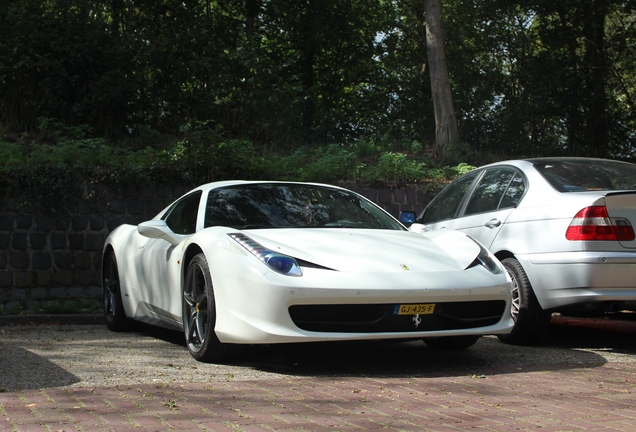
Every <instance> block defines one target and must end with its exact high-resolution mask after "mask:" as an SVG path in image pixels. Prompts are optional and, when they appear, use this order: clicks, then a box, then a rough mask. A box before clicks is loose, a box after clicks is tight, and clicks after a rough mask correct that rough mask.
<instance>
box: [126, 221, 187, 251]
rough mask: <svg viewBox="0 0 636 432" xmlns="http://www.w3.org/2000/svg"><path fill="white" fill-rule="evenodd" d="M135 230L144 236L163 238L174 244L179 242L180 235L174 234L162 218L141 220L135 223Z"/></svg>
mask: <svg viewBox="0 0 636 432" xmlns="http://www.w3.org/2000/svg"><path fill="white" fill-rule="evenodd" d="M137 231H139V234H141V235H142V236H144V237H149V238H154V239H163V240H165V241H167V242H168V243H170V244H171V245H174V246H176V245H178V244H179V243H181V237H179V236H178V235H177V234H175V233H174V232H173V231H172V230H171V229H170V228H169V227H168V225H167V224H166V221H163V220H158V219H153V220H149V221H147V222H142V223H140V224H139V225H137Z"/></svg>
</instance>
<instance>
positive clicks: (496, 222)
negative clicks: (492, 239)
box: [486, 219, 501, 228]
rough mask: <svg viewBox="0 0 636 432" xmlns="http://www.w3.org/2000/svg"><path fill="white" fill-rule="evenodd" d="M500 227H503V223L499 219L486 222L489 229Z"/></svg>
mask: <svg viewBox="0 0 636 432" xmlns="http://www.w3.org/2000/svg"><path fill="white" fill-rule="evenodd" d="M499 225H501V221H500V220H499V219H490V220H489V221H488V222H486V227H487V228H497V227H498V226H499Z"/></svg>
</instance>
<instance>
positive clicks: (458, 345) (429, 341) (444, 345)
mask: <svg viewBox="0 0 636 432" xmlns="http://www.w3.org/2000/svg"><path fill="white" fill-rule="evenodd" d="M480 337H481V336H443V337H436V338H425V339H424V343H425V344H426V345H428V346H429V347H431V348H435V349H443V350H463V349H466V348H469V347H471V346H473V345H475V344H476V343H477V341H478V340H479V338H480Z"/></svg>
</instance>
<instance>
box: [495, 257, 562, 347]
mask: <svg viewBox="0 0 636 432" xmlns="http://www.w3.org/2000/svg"><path fill="white" fill-rule="evenodd" d="M501 263H502V264H503V266H504V267H505V269H506V271H507V272H508V274H509V275H510V278H511V279H512V306H511V309H510V314H511V315H512V318H513V319H514V321H515V325H514V327H513V329H512V332H510V333H509V334H505V335H497V337H498V338H499V340H501V341H502V342H504V343H507V344H511V345H532V344H535V343H537V342H539V341H540V340H541V339H542V338H543V336H544V335H545V334H546V332H547V330H548V327H549V326H550V318H551V316H552V314H551V313H550V312H546V311H544V310H543V309H542V308H541V305H540V304H539V301H538V300H537V297H536V295H535V294H534V290H533V289H532V285H530V281H529V280H528V276H527V275H526V272H525V271H524V269H523V267H522V266H521V264H520V263H519V261H517V260H516V259H515V258H506V259H504V260H503V261H502V262H501Z"/></svg>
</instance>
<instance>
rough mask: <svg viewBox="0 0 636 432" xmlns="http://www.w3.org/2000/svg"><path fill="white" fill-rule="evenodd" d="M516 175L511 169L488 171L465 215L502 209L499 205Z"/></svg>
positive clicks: (473, 195)
mask: <svg viewBox="0 0 636 432" xmlns="http://www.w3.org/2000/svg"><path fill="white" fill-rule="evenodd" d="M515 174H516V173H515V171H514V170H512V169H510V168H494V169H490V170H488V171H487V172H486V174H485V175H484V176H483V177H482V179H481V181H480V182H479V184H478V185H477V187H476V188H475V190H474V192H473V194H472V196H471V197H470V201H469V202H468V206H466V211H465V212H464V214H465V215H471V214H476V213H484V212H489V211H494V210H497V209H498V208H500V207H499V204H500V203H501V202H502V198H503V197H504V193H505V192H506V191H507V190H508V186H509V185H510V184H511V181H512V180H513V178H514V177H515Z"/></svg>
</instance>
